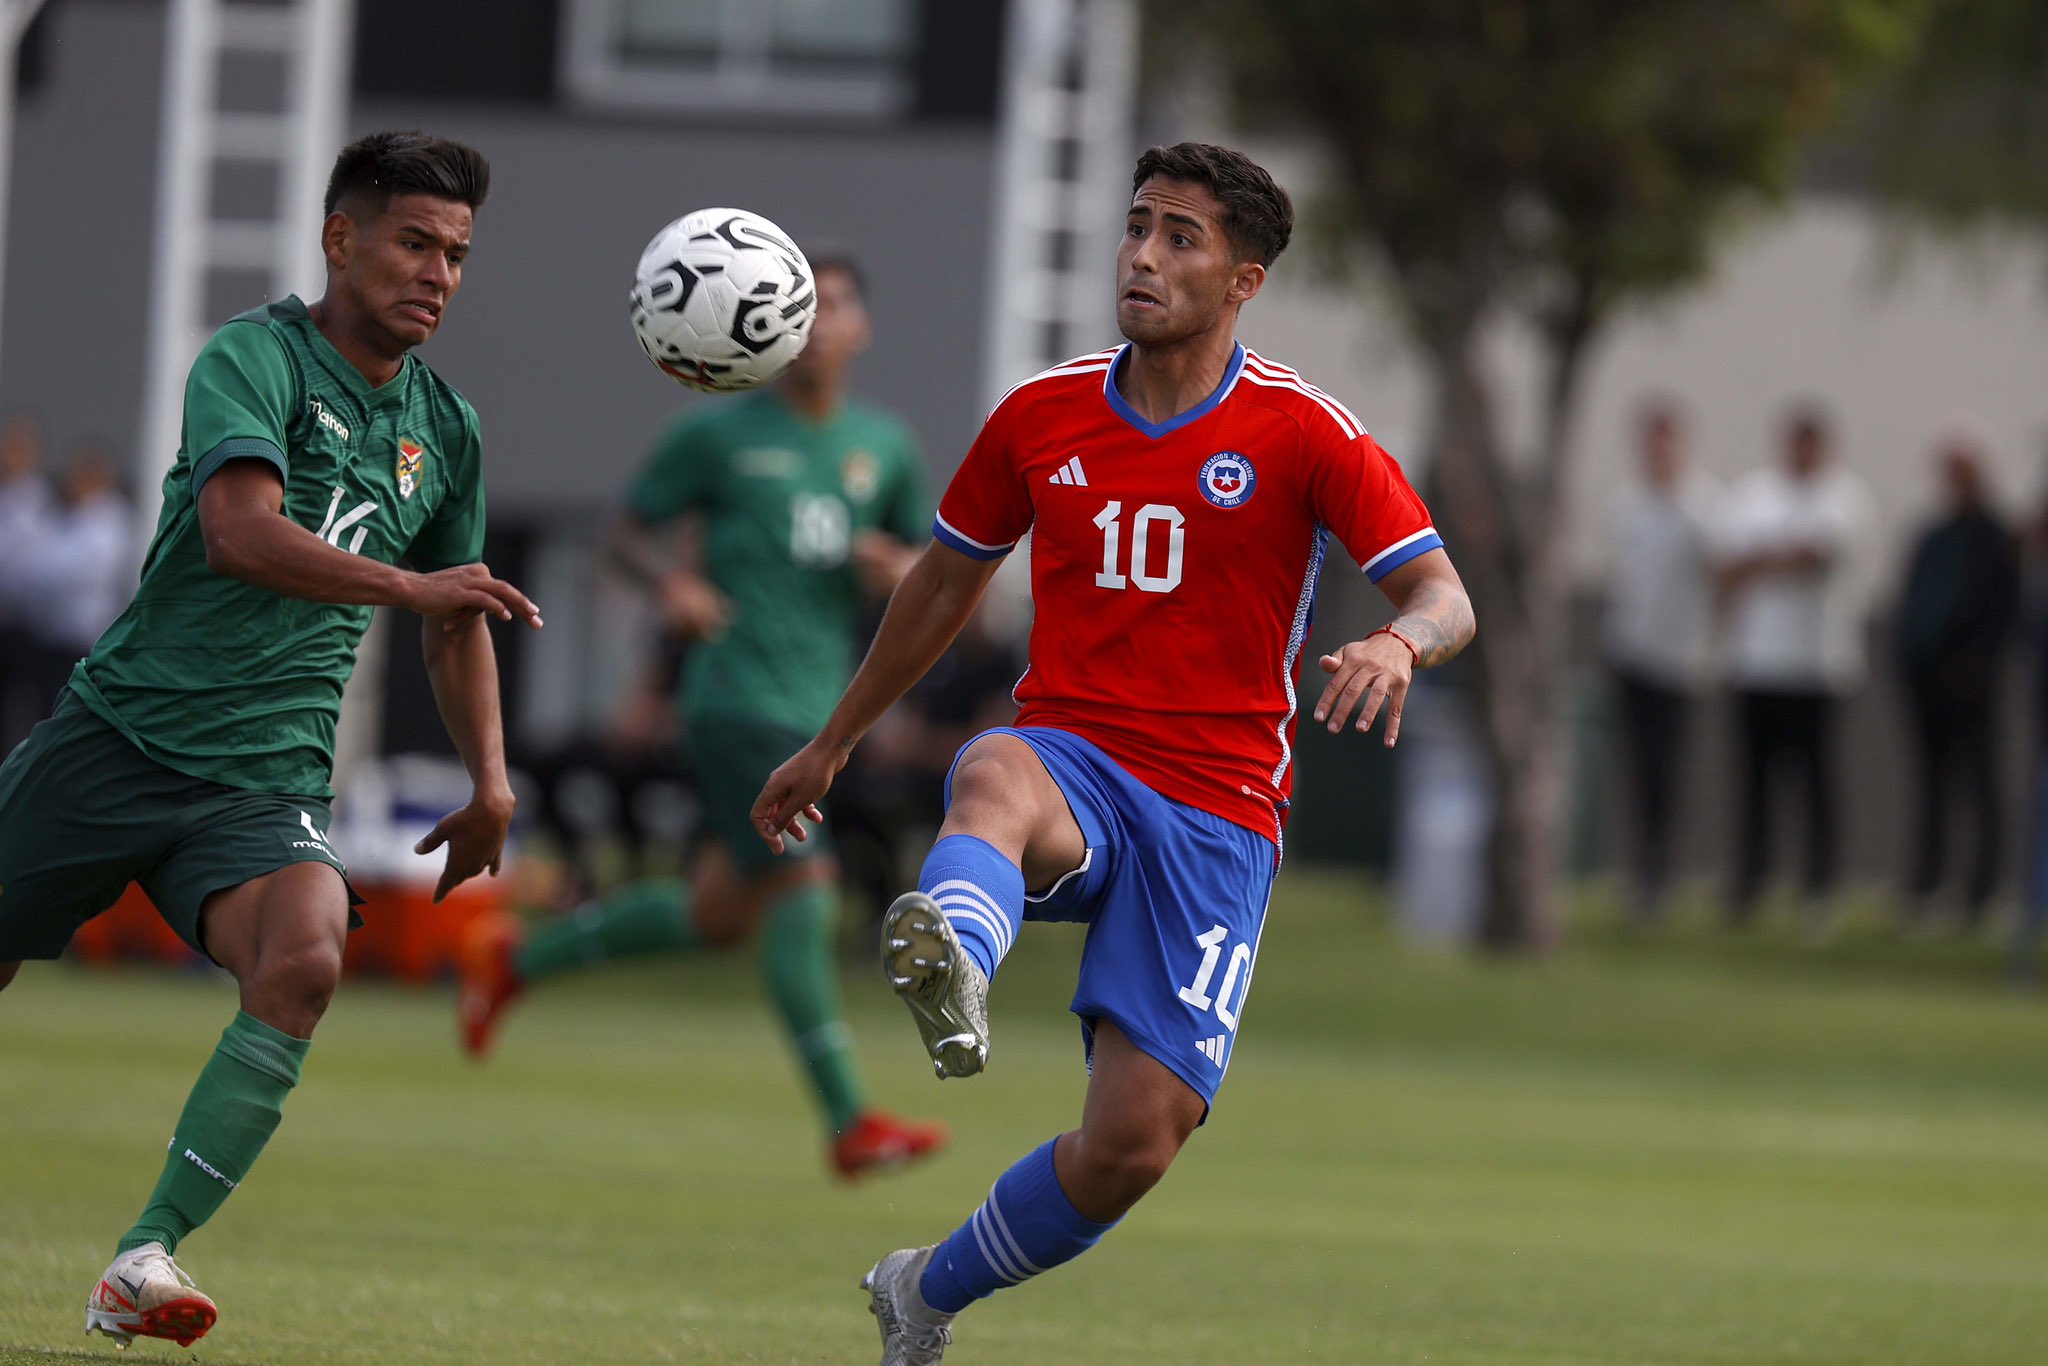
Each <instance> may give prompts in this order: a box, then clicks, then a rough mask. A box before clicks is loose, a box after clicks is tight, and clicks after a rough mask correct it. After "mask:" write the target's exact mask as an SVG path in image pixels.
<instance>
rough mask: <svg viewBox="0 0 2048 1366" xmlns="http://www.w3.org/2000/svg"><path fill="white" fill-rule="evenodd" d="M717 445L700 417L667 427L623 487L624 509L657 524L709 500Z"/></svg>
mask: <svg viewBox="0 0 2048 1366" xmlns="http://www.w3.org/2000/svg"><path fill="white" fill-rule="evenodd" d="M716 445H717V443H716V442H715V441H714V440H713V438H712V435H711V432H710V431H709V429H708V427H707V425H706V424H705V422H704V421H703V420H702V419H701V418H695V417H691V418H685V419H684V420H683V421H681V422H678V423H677V424H675V425H674V426H673V427H671V428H669V429H668V431H667V432H666V433H664V434H663V436H662V438H661V440H660V441H659V442H657V443H656V444H655V447H654V450H653V452H652V453H651V454H650V455H649V456H648V457H647V463H646V464H645V465H643V466H642V467H641V469H640V473H639V474H637V475H635V476H634V477H633V482H632V483H630V484H628V485H627V486H626V510H627V511H628V512H630V513H631V514H632V515H633V517H634V518H635V519H636V520H638V521H640V522H643V523H645V524H646V525H648V526H660V525H661V524H662V523H664V522H669V521H673V520H675V519H676V518H677V517H680V516H682V515H683V514H684V513H685V512H688V511H689V510H690V509H692V508H697V507H702V506H704V505H705V504H706V503H708V502H710V501H711V498H712V492H713V489H714V488H715V486H716V476H717V474H718V468H719V461H718V460H717V459H716V454H717V452H716Z"/></svg>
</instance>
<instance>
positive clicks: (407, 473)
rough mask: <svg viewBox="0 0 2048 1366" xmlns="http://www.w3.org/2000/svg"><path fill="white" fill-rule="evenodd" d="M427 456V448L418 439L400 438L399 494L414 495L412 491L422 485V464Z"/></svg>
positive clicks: (406, 496)
mask: <svg viewBox="0 0 2048 1366" xmlns="http://www.w3.org/2000/svg"><path fill="white" fill-rule="evenodd" d="M426 458H427V448H426V447H425V446H422V445H421V444H420V443H419V442H417V441H408V440H406V439H405V438H404V437H402V436H401V437H400V438H398V496H399V497H400V498H410V497H412V491H413V490H414V489H416V488H418V487H419V486H420V465H421V463H422V462H423V461H425V460H426Z"/></svg>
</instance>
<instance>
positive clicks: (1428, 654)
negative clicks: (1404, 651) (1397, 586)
mask: <svg viewBox="0 0 2048 1366" xmlns="http://www.w3.org/2000/svg"><path fill="white" fill-rule="evenodd" d="M1472 626H1473V623H1472V604H1471V602H1470V601H1468V600H1467V599H1466V597H1465V595H1464V594H1463V593H1460V592H1458V591H1456V590H1455V589H1453V588H1451V587H1450V586H1449V585H1448V584H1441V583H1425V584H1423V585H1422V586H1421V587H1419V588H1417V589H1416V590H1415V593H1414V595H1413V596H1412V597H1410V598H1409V599H1408V601H1407V602H1405V603H1403V604H1402V606H1401V615H1400V616H1398V617H1396V618H1394V629H1395V630H1397V631H1399V632H1400V633H1401V634H1402V635H1405V636H1407V637H1408V639H1409V640H1411V641H1413V642H1414V643H1415V651H1416V654H1417V656H1418V658H1417V660H1416V667H1417V668H1423V669H1427V668H1429V667H1431V666H1432V665H1436V664H1441V663H1443V662H1444V661H1445V660H1447V659H1449V658H1451V657H1452V656H1453V655H1455V654H1457V653H1458V651H1460V650H1462V649H1464V648H1465V646H1466V644H1467V643H1468V642H1469V641H1470V640H1471V639H1472Z"/></svg>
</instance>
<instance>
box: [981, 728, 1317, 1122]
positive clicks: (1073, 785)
mask: <svg viewBox="0 0 2048 1366" xmlns="http://www.w3.org/2000/svg"><path fill="white" fill-rule="evenodd" d="M983 734H987V735H1014V736H1016V737H1017V738H1018V739H1019V740H1022V741H1023V742H1024V743H1025V744H1027V745H1029V746H1031V749H1032V751H1033V752H1034V753H1035V754H1037V756H1038V758H1039V761H1040V762H1041V763H1043V764H1044V765H1045V769H1046V772H1047V773H1049V774H1051V775H1052V780H1053V782H1054V783H1056V784H1058V786H1059V789H1060V791H1061V793H1063V794H1064V795H1065V796H1066V799H1067V806H1068V808H1069V809H1070V810H1072V812H1073V813H1074V820H1075V821H1076V822H1077V823H1078V824H1079V825H1080V827H1081V834H1082V836H1083V837H1084V838H1085V839H1086V840H1087V843H1088V852H1087V854H1086V855H1085V856H1084V857H1083V859H1082V861H1081V866H1080V867H1079V868H1076V869H1075V870H1074V871H1073V872H1071V873H1069V874H1068V875H1067V876H1066V877H1064V878H1061V879H1060V880H1059V882H1057V883H1055V884H1054V885H1053V886H1052V887H1051V888H1050V889H1048V890H1047V891H1046V892H1045V893H1044V894H1043V895H1041V896H1027V897H1026V898H1025V907H1024V918H1025V919H1026V920H1046V921H1067V922H1074V923H1079V924H1085V925H1086V926H1087V927H1088V940H1087V943H1086V945H1085V946H1084V947H1083V948H1082V950H1081V976H1080V981H1079V983H1078V984H1077V985H1076V986H1075V989H1074V1001H1073V1005H1072V1007H1071V1009H1072V1010H1073V1012H1074V1014H1076V1015H1078V1016H1080V1017H1081V1037H1082V1046H1083V1048H1084V1049H1085V1050H1086V1053H1087V1055H1088V1056H1089V1057H1090V1059H1091V1060H1092V1057H1093V1053H1094V1045H1095V1036H1094V1022H1095V1021H1096V1020H1097V1019H1108V1020H1113V1021H1115V1022H1116V1026H1117V1028H1119V1029H1121V1030H1122V1031H1123V1032H1124V1034H1125V1035H1126V1036H1127V1037H1128V1038H1129V1039H1130V1040H1131V1042H1132V1043H1134V1044H1136V1045H1137V1046H1138V1048H1139V1049H1141V1050H1142V1051H1143V1052H1144V1053H1146V1054H1147V1055H1148V1056H1150V1057H1153V1058H1156V1059H1158V1060H1159V1061H1160V1062H1161V1063H1164V1064H1165V1065H1166V1066H1167V1067H1168V1068H1170V1069H1171V1070H1172V1071H1173V1072H1174V1073H1175V1075H1177V1076H1179V1077H1180V1078H1181V1080H1183V1081H1185V1082H1186V1083H1187V1084H1188V1085H1189V1086H1191V1087H1193V1088H1194V1089H1195V1090H1196V1091H1198V1092H1200V1093H1201V1096H1202V1099H1203V1100H1204V1101H1206V1102H1210V1103H1214V1101H1215V1099H1216V1088H1217V1087H1219V1086H1221V1085H1222V1084H1223V1074H1224V1073H1225V1072H1226V1071H1228V1070H1229V1068H1230V1054H1231V1048H1232V1045H1233V1044H1234V1043H1235V1042H1236V1040H1237V1027H1238V1022H1239V1020H1240V1019H1241V1018H1242V1017H1243V1015H1244V1003H1245V998H1246V997H1247V996H1248V995H1249V994H1250V993H1251V986H1252V968H1253V965H1254V964H1255V963H1257V961H1258V955H1259V934H1260V931H1261V930H1262V929H1263V928H1264V926H1265V922H1266V904H1267V902H1268V901H1269V900H1270V899H1271V896H1272V892H1273V877H1274V874H1275V872H1276V871H1277V867H1276V865H1277V858H1276V851H1275V849H1274V845H1273V841H1272V840H1270V839H1268V838H1267V837H1265V836H1264V835H1261V834H1259V833H1258V832H1256V831H1253V830H1248V829H1246V828H1245V827H1244V826H1241V825H1238V824H1237V823H1236V822H1234V821H1227V820H1225V819H1223V817H1221V816H1214V815H1211V814H1210V813H1208V812H1206V811H1202V810H1198V809H1197V808H1195V807H1192V806H1185V805H1183V804H1181V803H1180V802H1176V801H1173V800H1171V799H1169V798H1166V797H1162V796H1160V795H1159V794H1158V793H1157V792H1154V791H1153V790H1152V789H1151V788H1148V787H1146V786H1145V785H1144V784H1143V783H1141V782H1139V781H1138V780H1137V779H1136V778H1133V777H1132V776H1131V775H1130V774H1129V773H1128V772H1127V771H1125V770H1124V768H1123V767H1122V766H1120V765H1119V764H1118V763H1117V762H1116V761H1115V760H1114V759H1111V758H1110V757H1109V756H1108V755H1107V754H1104V753H1103V752H1102V751H1101V750H1100V749H1097V748H1096V747H1095V746H1094V745H1092V744H1090V743H1089V742H1088V741H1086V740H1083V739H1082V738H1080V737H1079V736H1077V735H1074V734H1072V733H1070V732H1068V731H1063V730H1054V729H1052V728H1050V727H1044V726H1031V727H1022V728H1019V727H1011V726H1003V727H998V728H996V729H994V730H990V731H985V732H983ZM977 738H979V737H977ZM970 743H972V742H970ZM962 752H963V753H964V752H965V751H964V749H963V751H962ZM956 763H957V760H956ZM946 795H947V800H948V802H950V801H951V800H952V775H951V774H950V773H949V774H948V775H947V794H946Z"/></svg>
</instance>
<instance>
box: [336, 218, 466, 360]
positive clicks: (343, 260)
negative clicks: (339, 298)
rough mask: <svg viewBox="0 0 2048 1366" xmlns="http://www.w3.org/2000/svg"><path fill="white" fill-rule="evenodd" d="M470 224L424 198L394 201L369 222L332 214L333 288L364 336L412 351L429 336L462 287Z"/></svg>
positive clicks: (439, 323) (398, 348)
mask: <svg viewBox="0 0 2048 1366" xmlns="http://www.w3.org/2000/svg"><path fill="white" fill-rule="evenodd" d="M475 218H476V216H475V214H474V213H473V212H471V210H470V207H469V205H467V204H464V203H462V202H461V201H459V200H454V199H439V198H436V197H435V196H433V195H426V194H398V195H393V196H392V197H391V201H390V202H389V203H388V204H386V205H385V207H384V212H383V213H381V214H378V215H376V216H374V217H370V218H368V219H367V220H359V219H357V218H355V217H353V216H352V215H350V214H349V213H347V212H346V211H337V212H336V213H334V214H333V215H331V216H330V217H329V218H328V220H327V237H326V245H327V260H328V265H329V266H330V267H331V268H332V274H333V283H334V286H335V287H337V288H339V289H341V290H343V291H344V292H346V293H347V295H348V296H349V298H350V303H351V305H352V307H353V309H354V310H355V311H356V312H357V314H358V316H359V317H360V318H361V319H362V321H363V322H364V324H366V325H367V327H368V328H369V329H371V330H372V331H373V332H377V333H381V334H383V335H384V336H385V337H387V338H388V339H389V340H390V341H391V342H392V343H394V344H395V349H396V350H400V351H403V350H410V349H411V348H412V347H415V346H418V345H420V344H421V343H423V342H425V341H426V340H427V339H428V338H429V337H432V336H433V335H434V331H435V329H436V328H438V327H440V325H441V318H442V315H443V314H444V313H445V312H446V311H447V308H448V301H449V300H450V299H452V298H454V297H455V291H456V290H457V289H459V288H461V286H462V263H463V261H464V259H465V258H467V257H468V255H469V233H470V228H471V227H472V225H473V224H474V222H475ZM337 220H338V221H337Z"/></svg>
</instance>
